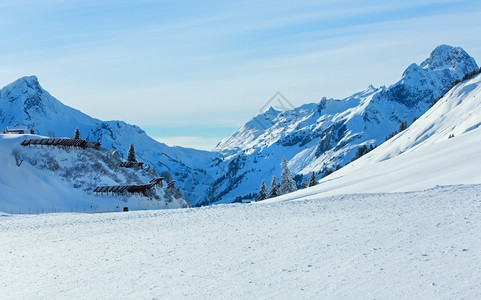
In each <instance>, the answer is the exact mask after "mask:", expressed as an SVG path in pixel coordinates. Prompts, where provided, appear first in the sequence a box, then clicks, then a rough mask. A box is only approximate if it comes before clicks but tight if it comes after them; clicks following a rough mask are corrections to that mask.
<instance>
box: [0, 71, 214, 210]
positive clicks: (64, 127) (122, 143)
mask: <svg viewBox="0 0 481 300" xmlns="http://www.w3.org/2000/svg"><path fill="white" fill-rule="evenodd" d="M15 125H17V126H26V127H28V128H29V129H34V130H35V133H36V134H40V135H44V136H56V137H71V136H73V133H74V131H75V129H76V128H79V130H80V133H81V135H82V138H84V139H86V140H90V141H98V142H100V143H101V144H102V146H103V147H105V148H107V149H109V150H110V149H114V150H116V151H117V153H118V154H119V155H120V156H121V157H123V158H126V157H127V152H128V149H129V146H130V144H131V143H132V144H134V146H135V149H136V154H137V157H138V159H139V161H143V162H146V163H148V164H151V165H152V166H154V167H155V168H156V169H157V171H159V172H161V171H169V172H171V173H172V174H173V175H174V177H175V179H176V180H177V182H178V184H180V185H181V186H182V187H183V192H184V193H185V195H186V197H187V199H190V200H192V201H193V202H195V201H196V200H197V199H198V198H201V197H202V195H204V194H205V189H206V188H207V187H208V185H209V183H210V182H211V181H212V180H213V179H209V176H206V170H207V169H209V168H210V165H211V161H212V159H214V158H216V157H218V156H219V155H218V154H216V153H213V152H208V151H201V150H195V149H187V148H181V147H168V146H167V145H165V144H162V143H159V142H157V141H155V140H154V139H152V138H150V137H149V136H148V135H147V134H146V133H145V132H144V131H143V130H142V129H140V128H139V127H137V126H134V125H130V124H127V123H125V122H122V121H107V122H106V121H101V120H98V119H94V118H91V117H90V116H88V115H86V114H84V113H82V112H80V111H78V110H76V109H73V108H71V107H68V106H66V105H64V104H62V103H61V102H60V101H58V100H57V99H55V98H54V97H53V96H51V95H50V94H49V93H48V92H47V91H45V90H44V89H43V88H42V87H41V86H40V84H39V82H38V79H37V77H35V76H28V77H23V78H20V79H18V80H17V81H15V82H13V83H11V84H9V85H7V86H5V87H4V88H3V89H1V90H0V129H3V128H6V127H9V126H15Z"/></svg>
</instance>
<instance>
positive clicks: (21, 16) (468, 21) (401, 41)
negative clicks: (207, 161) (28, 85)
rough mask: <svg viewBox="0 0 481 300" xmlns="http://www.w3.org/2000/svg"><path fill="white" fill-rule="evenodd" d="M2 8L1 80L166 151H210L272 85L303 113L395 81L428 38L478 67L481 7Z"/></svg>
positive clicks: (79, 4)
mask: <svg viewBox="0 0 481 300" xmlns="http://www.w3.org/2000/svg"><path fill="white" fill-rule="evenodd" d="M10 2H11V3H5V1H3V2H1V3H0V86H4V85H6V84H8V83H9V82H12V81H14V80H15V79H17V78H19V77H22V76H25V75H33V74H34V75H37V76H38V78H39V80H40V83H41V84H42V86H43V87H44V88H45V89H46V90H48V91H49V92H50V93H51V94H52V95H54V96H55V97H57V98H58V99H59V100H61V101H62V102H63V103H65V104H67V105H70V106H72V107H75V108H77V109H80V110H81V111H83V112H85V113H87V114H89V115H91V116H93V117H96V118H100V119H104V120H111V119H120V120H124V121H126V122H128V123H132V124H136V125H139V126H141V127H142V128H144V129H145V130H146V131H147V133H149V135H151V136H152V137H154V138H156V139H158V140H160V141H164V142H166V143H167V144H170V145H173V144H175V145H181V146H188V147H195V148H202V149H209V148H212V147H213V146H215V144H217V142H219V141H220V140H221V139H222V138H224V137H226V136H227V135H229V134H230V133H232V132H233V131H235V130H236V129H237V128H238V127H240V126H241V125H242V124H243V123H245V122H247V121H248V120H249V119H250V118H252V117H253V116H255V115H256V114H258V113H259V110H260V109H261V108H262V107H263V106H264V104H265V103H266V102H267V101H268V100H269V99H270V98H271V97H272V95H274V94H275V93H276V92H277V91H280V92H282V94H284V95H285V96H286V97H287V98H288V99H289V101H290V102H291V103H293V104H294V105H301V104H303V103H308V102H315V101H318V100H319V99H320V98H322V97H323V96H326V97H328V98H330V97H332V98H343V97H346V96H348V95H350V94H352V93H355V92H357V91H360V90H362V89H364V88H366V87H367V86H368V85H369V84H373V85H374V86H380V85H389V84H392V83H394V82H395V81H397V80H399V78H400V76H401V74H402V72H403V71H404V69H405V68H406V67H407V66H408V65H409V64H411V63H412V62H416V63H420V62H421V61H422V60H424V59H425V58H426V57H427V56H428V55H429V53H430V52H431V51H432V50H433V49H434V47H436V46H437V45H439V44H450V45H453V46H461V47H463V48H464V49H465V50H466V51H467V52H468V53H469V54H470V55H472V56H473V57H474V58H475V59H477V60H478V61H481V39H480V32H481V22H479V17H480V16H481V1H479V0H477V1H474V0H473V1H462V0H456V1H448V0H447V1H411V0H405V1H370V0H367V1H147V0H145V1H142V0H140V1H121V0H120V1H103V0H97V1H66V0H45V1H29V0H25V1H22V0H19V1H10Z"/></svg>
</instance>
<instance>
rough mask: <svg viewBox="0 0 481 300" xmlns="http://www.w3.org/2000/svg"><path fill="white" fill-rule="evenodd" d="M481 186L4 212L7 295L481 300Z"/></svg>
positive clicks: (0, 277)
mask: <svg viewBox="0 0 481 300" xmlns="http://www.w3.org/2000/svg"><path fill="white" fill-rule="evenodd" d="M480 232H481V185H465V186H449V187H437V188H434V189H430V190H426V191H421V192H406V193H393V194H353V195H341V196H333V197H329V198H322V199H313V200H300V201H283V202H276V203H255V204H244V205H241V204H235V205H218V206H214V207H205V208H196V209H183V210H169V211H136V212H128V213H109V214H68V213H67V214H44V215H8V214H3V215H2V214H0V241H1V243H0V266H1V270H2V272H0V291H1V292H0V294H1V297H0V298H8V299H11V298H37V299H38V298H42V299H54V298H56V299H68V298H111V299H118V298H193V299H199V298H204V299H205V298H207V299H213V298H224V299H225V298H228V299H231V298H236V299H237V298H244V299H252V298H253V297H254V298H260V299H296V298H297V299H298V298H303V299H306V298H308V299H309V298H310V299H312V298H315V299H325V298H356V299H358V298H361V299H372V298H381V299H382V298H395V299H397V298H418V299H426V298H468V299H474V298H479V297H481V263H480V260H479V258H480V257H481V236H480Z"/></svg>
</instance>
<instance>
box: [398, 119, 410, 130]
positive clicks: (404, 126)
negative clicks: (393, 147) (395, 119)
mask: <svg viewBox="0 0 481 300" xmlns="http://www.w3.org/2000/svg"><path fill="white" fill-rule="evenodd" d="M407 128H408V122H406V121H401V124H400V125H399V132H401V131H403V130H406V129H407Z"/></svg>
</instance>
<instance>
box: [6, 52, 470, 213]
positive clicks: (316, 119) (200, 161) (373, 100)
mask: <svg viewBox="0 0 481 300" xmlns="http://www.w3.org/2000/svg"><path fill="white" fill-rule="evenodd" d="M478 71H479V67H478V65H477V64H476V62H475V60H474V59H473V58H472V57H470V56H469V55H468V54H467V53H466V52H465V51H464V50H463V49H461V48H458V47H451V46H447V45H442V46H439V47H437V48H436V49H434V51H433V52H432V53H431V55H430V56H429V57H428V58H427V59H426V60H425V61H424V62H422V63H421V64H420V65H417V64H412V65H410V66H409V67H408V68H407V69H406V70H405V71H404V73H403V75H402V78H401V80H399V81H398V82H396V83H394V84H393V85H391V86H388V87H384V86H383V87H380V88H374V87H373V86H369V87H368V88H367V89H366V90H364V91H362V92H359V93H356V94H354V95H352V96H350V97H347V98H345V99H342V100H337V99H327V98H322V99H321V100H320V101H319V102H316V103H310V104H305V105H302V106H300V107H298V108H294V109H292V110H288V111H279V110H275V109H273V108H270V109H268V110H267V111H266V112H264V113H262V114H260V115H258V116H256V117H255V118H253V119H252V120H251V121H249V122H247V123H246V124H245V125H243V126H242V127H241V128H239V129H238V130H237V131H236V132H235V133H234V134H233V135H231V136H229V137H227V138H226V139H224V140H222V141H221V142H220V143H219V144H218V145H217V147H216V148H215V149H214V151H212V152H209V151H201V150H195V149H187V148H182V147H168V146H167V145H165V144H162V143H159V142H157V141H155V140H153V139H152V138H150V137H149V136H147V134H146V133H145V132H144V131H143V130H141V129H140V128H139V127H137V126H134V125H129V124H126V123H125V122H122V121H101V120H98V119H94V118H91V117H89V116H87V115H86V114H84V113H82V112H80V111H78V110H75V109H73V108H70V107H68V106H65V105H64V104H62V103H61V102H60V101H58V100H57V99H55V98H54V97H53V96H51V95H50V94H49V93H48V92H46V91H45V90H44V89H43V88H42V87H41V86H40V84H39V82H38V79H37V78H36V77H35V76H30V77H24V78H20V79H18V80H17V81H15V82H13V83H11V84H9V85H7V86H6V87H4V88H3V89H1V90H0V128H6V127H7V126H14V125H21V126H26V127H28V128H32V129H34V130H35V132H36V133H37V134H39V135H44V136H72V135H73V133H74V131H75V128H79V129H80V132H81V134H82V137H83V138H85V139H87V140H90V141H98V142H100V143H101V144H102V146H103V147H105V148H107V149H109V150H110V149H114V150H115V151H117V153H119V154H120V155H121V156H122V157H124V158H126V154H127V152H128V149H129V146H130V144H131V143H132V144H134V145H135V149H136V152H137V155H138V158H139V160H141V161H144V162H146V163H148V164H150V165H152V166H153V167H155V168H156V170H157V171H158V172H161V171H165V170H167V171H170V172H171V173H172V174H173V175H174V178H175V179H176V180H177V182H178V184H179V185H180V186H181V187H182V191H183V193H184V195H185V197H186V198H187V200H189V201H190V202H191V204H192V205H200V204H208V203H212V202H216V203H223V202H233V201H234V200H236V199H237V200H239V199H241V198H252V197H253V196H254V194H255V193H256V192H257V189H258V187H259V185H260V182H261V180H262V179H264V180H265V181H266V182H269V181H270V179H271V178H272V176H274V175H275V176H279V174H280V171H281V168H280V163H281V161H282V157H283V156H285V157H286V159H287V160H288V161H289V168H290V170H291V172H293V173H294V174H297V175H298V176H297V179H298V180H300V179H301V178H302V176H306V175H307V174H308V173H310V172H312V171H315V172H317V173H318V176H319V178H320V177H321V175H322V173H324V172H325V171H327V170H334V169H336V168H340V167H343V166H345V165H346V164H347V163H349V162H350V161H351V160H352V159H353V158H354V157H355V155H356V153H357V152H358V149H359V148H361V147H364V146H366V147H368V148H369V147H371V148H374V147H376V146H378V145H380V144H382V143H383V142H384V141H385V140H386V139H387V138H388V137H390V136H392V134H393V133H395V132H396V131H398V130H399V129H400V126H401V124H405V125H410V124H411V123H412V122H413V120H415V119H416V118H419V117H421V116H422V115H423V114H425V113H426V112H427V111H428V109H429V108H430V106H431V105H432V104H433V103H434V102H435V101H436V100H437V99H438V98H440V97H441V96H442V95H444V94H445V93H446V92H447V91H448V90H449V89H450V88H451V87H452V86H453V85H454V84H455V83H457V82H459V81H460V80H462V79H463V78H464V77H465V76H466V75H467V74H468V75H469V74H473V73H477V72H478ZM434 121H435V120H433V122H434Z"/></svg>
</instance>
